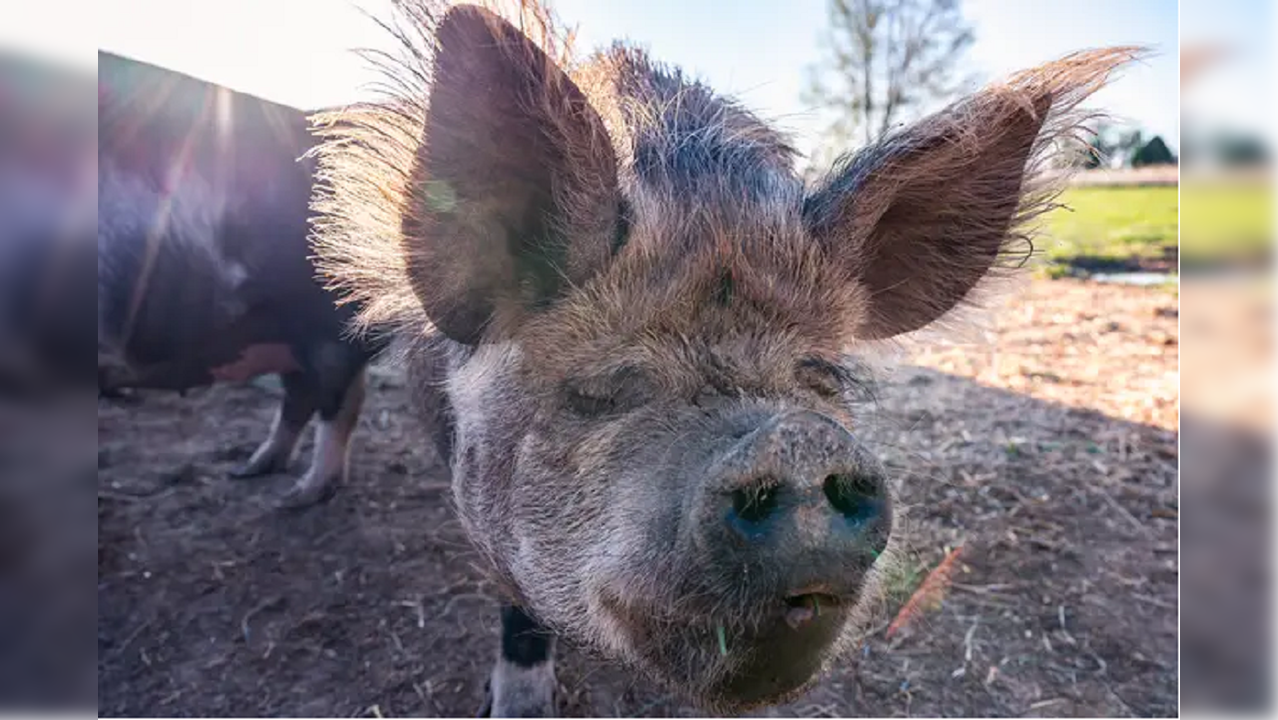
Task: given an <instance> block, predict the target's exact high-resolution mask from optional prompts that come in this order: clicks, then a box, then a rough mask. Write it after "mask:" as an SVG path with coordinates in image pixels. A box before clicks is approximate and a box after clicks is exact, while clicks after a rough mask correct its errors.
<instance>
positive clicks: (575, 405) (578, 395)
mask: <svg viewBox="0 0 1278 720" xmlns="http://www.w3.org/2000/svg"><path fill="white" fill-rule="evenodd" d="M566 392H567V404H568V409H569V410H571V411H573V412H574V413H576V414H577V415H580V416H582V417H598V416H599V415H605V414H607V413H610V412H612V411H614V410H616V409H617V400H616V398H613V397H611V396H600V395H590V394H587V393H585V392H582V391H581V390H578V389H576V388H568V389H567V391H566Z"/></svg>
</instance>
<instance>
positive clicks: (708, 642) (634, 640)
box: [603, 589, 856, 713]
mask: <svg viewBox="0 0 1278 720" xmlns="http://www.w3.org/2000/svg"><path fill="white" fill-rule="evenodd" d="M855 600H856V599H855V598H849V597H840V596H837V595H834V594H830V593H828V592H826V591H824V589H819V590H814V591H811V592H808V591H800V592H797V593H793V594H790V595H788V596H786V597H784V598H779V599H778V601H777V602H775V603H773V604H770V605H769V606H768V607H766V608H762V609H760V611H759V612H757V613H756V614H755V616H754V617H752V618H750V619H749V620H747V621H741V620H739V619H736V618H732V617H727V616H724V617H716V616H696V617H684V618H682V619H678V618H673V617H670V616H669V614H663V613H659V612H653V611H651V610H650V609H648V608H643V607H640V606H639V605H638V604H637V603H635V602H633V601H623V600H621V598H619V597H617V596H613V597H611V598H607V599H605V602H604V603H603V607H604V609H605V611H606V612H607V613H608V614H609V615H610V616H611V617H612V618H613V619H614V620H616V624H617V625H618V626H620V628H621V629H622V632H623V633H624V635H625V644H626V645H627V647H628V650H629V652H628V654H629V655H630V656H631V657H632V658H633V659H634V660H636V661H637V663H636V664H637V665H638V666H639V668H640V669H641V670H643V671H645V672H646V673H647V674H649V675H650V676H652V677H653V678H654V679H655V680H657V681H658V682H661V683H663V684H665V685H666V686H668V687H670V688H671V689H673V690H675V691H676V692H680V693H682V694H683V695H685V696H686V697H688V699H689V700H691V701H693V702H695V703H697V704H699V705H701V706H703V707H705V708H707V709H710V710H713V711H716V712H728V713H739V712H743V711H747V710H750V709H753V708H757V707H760V706H765V705H773V704H778V703H782V702H785V701H787V700H789V699H792V698H794V697H796V696H798V695H800V694H802V693H803V692H804V691H806V690H807V689H808V688H809V687H811V686H812V685H813V684H814V683H815V682H816V681H817V680H818V679H819V678H820V675H821V670H822V669H823V667H824V665H825V663H826V662H827V661H828V660H829V659H830V657H832V656H833V655H834V654H835V653H834V650H835V648H836V646H837V644H838V643H837V641H838V639H839V636H840V635H841V633H842V631H843V629H844V627H845V626H846V625H847V621H848V619H849V616H850V614H851V609H852V607H853V606H854V605H855Z"/></svg>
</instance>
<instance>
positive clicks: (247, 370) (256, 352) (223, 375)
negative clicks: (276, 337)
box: [209, 343, 302, 382]
mask: <svg viewBox="0 0 1278 720" xmlns="http://www.w3.org/2000/svg"><path fill="white" fill-rule="evenodd" d="M300 369H302V366H301V365H300V364H299V363H298V362H297V358H296V357H294V356H293V351H292V350H290V349H289V346H288V345H285V344H284V343H261V344H258V345H249V346H248V347H246V348H244V350H242V351H241V352H240V357H239V359H237V360H236V361H235V362H232V363H228V364H226V365H219V366H218V367H215V368H211V369H210V370H209V374H210V375H212V376H213V378H214V379H215V380H218V381H221V382H244V381H245V380H251V379H253V378H255V377H257V376H259V375H266V374H269V373H287V372H293V371H295V370H300Z"/></svg>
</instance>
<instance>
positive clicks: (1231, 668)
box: [1180, 0, 1275, 713]
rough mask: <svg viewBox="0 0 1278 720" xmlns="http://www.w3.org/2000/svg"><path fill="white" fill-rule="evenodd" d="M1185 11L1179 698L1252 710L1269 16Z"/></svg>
mask: <svg viewBox="0 0 1278 720" xmlns="http://www.w3.org/2000/svg"><path fill="white" fill-rule="evenodd" d="M1180 12H1181V60H1180V62H1181V146H1182V148H1183V150H1182V170H1183V172H1182V175H1181V183H1182V185H1181V196H1180V200H1181V214H1180V218H1181V226H1180V238H1181V273H1182V275H1181V328H1182V331H1183V334H1184V338H1183V343H1184V344H1183V350H1182V352H1181V369H1182V374H1181V391H1182V409H1183V412H1182V416H1181V451H1182V458H1183V459H1182V463H1181V488H1182V498H1183V504H1184V507H1185V515H1184V521H1183V528H1184V541H1183V543H1182V545H1181V548H1182V553H1183V555H1182V557H1183V561H1182V573H1183V574H1182V580H1181V593H1182V594H1181V598H1182V614H1181V652H1182V656H1181V662H1182V665H1181V667H1182V674H1181V679H1182V680H1181V681H1182V695H1181V698H1182V701H1183V703H1184V705H1183V707H1184V709H1185V712H1186V713H1189V712H1197V711H1209V710H1217V709H1228V710H1251V711H1254V710H1259V709H1262V708H1266V707H1270V703H1271V702H1272V688H1273V687H1274V683H1273V670H1274V668H1273V662H1272V652H1273V651H1272V648H1273V645H1272V637H1273V634H1272V633H1273V624H1272V609H1271V608H1272V602H1273V600H1272V598H1273V596H1272V589H1271V588H1272V585H1271V583H1272V572H1273V554H1272V551H1271V549H1270V548H1271V545H1272V541H1273V536H1272V529H1271V505H1270V499H1271V497H1272V488H1273V485H1272V477H1273V467H1272V464H1273V430H1274V427H1273V405H1272V403H1273V394H1272V393H1273V387H1272V372H1273V274H1272V254H1273V244H1274V224H1273V223H1274V204H1273V200H1274V186H1273V166H1272V158H1273V150H1274V141H1275V125H1274V122H1273V110H1274V105H1273V101H1274V81H1275V77H1274V74H1273V63H1274V55H1273V45H1274V42H1273V41H1274V38H1273V27H1274V24H1273V23H1274V20H1275V18H1274V6H1273V3H1268V2H1247V1H1246V0H1228V1H1226V2H1205V1H1204V0H1185V1H1184V2H1182V3H1181V6H1180Z"/></svg>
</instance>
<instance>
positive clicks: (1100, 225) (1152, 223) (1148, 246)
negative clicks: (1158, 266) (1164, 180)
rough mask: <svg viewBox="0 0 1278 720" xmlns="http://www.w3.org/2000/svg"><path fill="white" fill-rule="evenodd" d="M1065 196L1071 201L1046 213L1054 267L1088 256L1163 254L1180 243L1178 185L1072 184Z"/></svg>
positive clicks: (1124, 257) (1048, 253)
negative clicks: (1177, 239)
mask: <svg viewBox="0 0 1278 720" xmlns="http://www.w3.org/2000/svg"><path fill="white" fill-rule="evenodd" d="M1060 202H1062V203H1063V204H1064V205H1065V206H1066V207H1063V208H1059V209H1057V210H1054V211H1052V212H1051V213H1049V214H1048V215H1046V216H1045V217H1044V218H1043V221H1044V223H1045V225H1044V227H1043V231H1044V233H1043V234H1044V236H1045V237H1044V240H1045V242H1044V243H1043V247H1042V250H1043V254H1044V256H1045V257H1046V258H1047V260H1048V261H1049V269H1048V272H1049V273H1053V274H1059V273H1061V272H1063V268H1065V267H1067V266H1068V265H1069V264H1070V263H1073V262H1078V261H1083V260H1098V261H1120V262H1121V261H1127V260H1139V259H1153V258H1161V257H1164V253H1165V249H1166V248H1175V247H1176V226H1177V220H1176V208H1177V198H1176V188H1175V187H1078V188H1070V189H1068V190H1066V191H1065V193H1064V194H1063V195H1062V196H1061V198H1060ZM1051 266H1055V267H1051Z"/></svg>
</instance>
